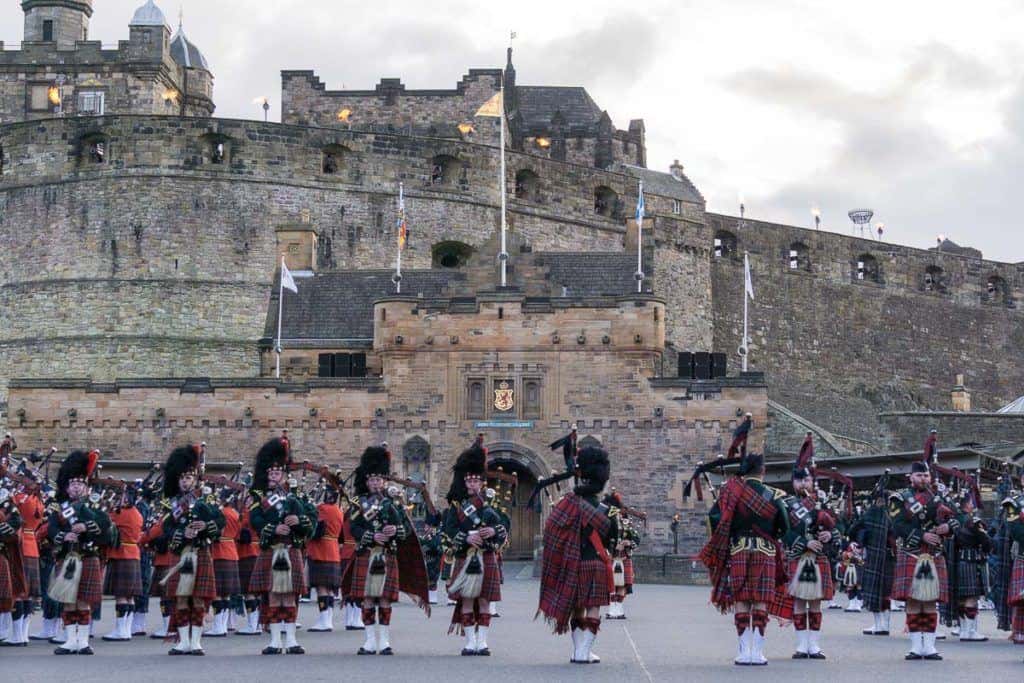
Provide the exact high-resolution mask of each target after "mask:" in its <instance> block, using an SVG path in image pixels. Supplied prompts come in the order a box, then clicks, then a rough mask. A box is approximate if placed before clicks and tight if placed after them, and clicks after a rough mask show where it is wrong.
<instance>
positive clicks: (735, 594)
mask: <svg viewBox="0 0 1024 683" xmlns="http://www.w3.org/2000/svg"><path fill="white" fill-rule="evenodd" d="M729 589H730V590H731V591H732V599H733V600H734V601H735V602H770V601H771V600H772V599H773V597H774V596H775V554H774V553H773V554H771V555H766V554H764V553H762V552H758V551H756V550H741V551H739V552H738V553H736V554H735V555H731V556H730V557H729Z"/></svg>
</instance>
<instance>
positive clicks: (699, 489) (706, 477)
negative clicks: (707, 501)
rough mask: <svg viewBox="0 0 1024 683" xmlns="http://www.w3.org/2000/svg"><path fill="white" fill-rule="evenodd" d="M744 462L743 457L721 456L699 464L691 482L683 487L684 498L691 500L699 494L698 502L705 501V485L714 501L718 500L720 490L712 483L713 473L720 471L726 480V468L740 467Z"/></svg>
mask: <svg viewBox="0 0 1024 683" xmlns="http://www.w3.org/2000/svg"><path fill="white" fill-rule="evenodd" d="M741 462H743V457H742V456H735V457H731V458H727V457H725V456H724V455H719V456H718V457H717V458H715V459H714V460H712V461H711V462H704V461H701V462H698V463H697V467H696V469H695V470H694V471H693V475H692V476H691V477H690V479H689V481H687V482H686V486H684V487H683V498H689V497H690V495H691V494H692V493H694V492H696V494H697V500H699V501H701V502H703V501H704V489H703V486H702V482H703V484H704V485H706V486H707V487H708V490H709V491H710V492H711V498H712V500H715V501H717V500H718V490H717V489H716V488H715V484H714V482H712V481H711V474H710V473H711V472H714V471H715V470H718V473H719V475H720V476H721V477H722V479H723V481H724V480H725V468H726V467H729V466H731V465H737V466H738V465H739V464H740V463H741Z"/></svg>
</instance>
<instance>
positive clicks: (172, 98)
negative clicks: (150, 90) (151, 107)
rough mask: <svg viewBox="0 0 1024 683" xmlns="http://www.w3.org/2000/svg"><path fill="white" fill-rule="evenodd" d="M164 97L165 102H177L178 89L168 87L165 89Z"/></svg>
mask: <svg viewBox="0 0 1024 683" xmlns="http://www.w3.org/2000/svg"><path fill="white" fill-rule="evenodd" d="M163 98H164V102H167V103H170V102H177V101H178V91H177V90H175V89H174V88H168V89H166V90H164V94H163Z"/></svg>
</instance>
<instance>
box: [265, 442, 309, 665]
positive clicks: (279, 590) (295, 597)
mask: <svg viewBox="0 0 1024 683" xmlns="http://www.w3.org/2000/svg"><path fill="white" fill-rule="evenodd" d="M290 465H291V445H290V443H289V441H288V439H287V437H283V436H282V437H276V438H273V439H271V440H270V441H267V442H266V443H265V444H263V446H262V447H261V448H260V450H259V453H257V454H256V464H255V466H254V467H253V479H252V482H253V484H252V485H253V490H252V504H251V505H250V506H249V519H250V521H251V523H252V528H253V529H254V530H255V531H256V533H257V534H258V536H259V539H260V557H259V559H258V560H257V561H256V567H255V568H254V569H253V572H252V578H251V579H250V582H249V592H250V593H254V594H256V595H258V596H260V600H261V604H260V620H261V621H262V623H263V625H264V626H265V627H266V628H267V630H269V631H270V644H269V645H267V647H265V648H263V654H265V655H279V654H281V653H282V652H284V653H287V654H290V655H301V654H305V653H306V651H305V649H303V647H302V646H301V645H299V642H298V640H296V637H295V628H296V620H297V618H298V613H299V607H298V605H299V596H300V595H303V594H304V593H306V592H307V591H308V590H309V587H308V586H307V584H306V576H305V571H304V567H303V557H302V548H303V547H304V546H305V544H306V542H307V541H308V540H309V538H310V537H311V536H312V535H313V529H314V528H315V526H316V509H315V508H314V507H313V506H312V505H311V504H310V503H309V502H307V501H305V500H301V499H300V498H299V497H298V496H297V495H296V494H295V493H294V492H292V491H291V490H290V488H289V483H288V470H289V467H290Z"/></svg>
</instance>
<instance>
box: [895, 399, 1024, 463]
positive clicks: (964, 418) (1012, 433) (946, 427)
mask: <svg viewBox="0 0 1024 683" xmlns="http://www.w3.org/2000/svg"><path fill="white" fill-rule="evenodd" d="M879 420H880V421H881V423H882V431H883V443H884V444H885V447H886V448H887V449H888V450H890V451H894V452H904V451H918V450H922V449H923V444H924V440H925V437H926V436H927V435H928V432H929V431H931V430H932V429H937V430H938V439H939V449H940V450H941V449H943V448H953V447H956V446H963V445H966V444H996V443H1000V442H1004V443H1007V444H1020V443H1021V442H1024V414H1021V413H1009V414H1007V413H980V412H979V413H957V412H951V411H948V410H947V411H935V412H916V411H905V412H892V413H882V414H881V415H879ZM1011 455H1013V456H1016V455H1017V454H1016V453H1013V454H1011Z"/></svg>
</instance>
